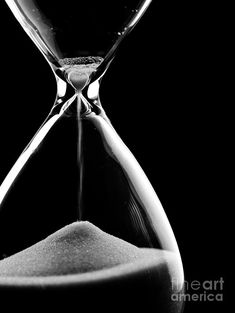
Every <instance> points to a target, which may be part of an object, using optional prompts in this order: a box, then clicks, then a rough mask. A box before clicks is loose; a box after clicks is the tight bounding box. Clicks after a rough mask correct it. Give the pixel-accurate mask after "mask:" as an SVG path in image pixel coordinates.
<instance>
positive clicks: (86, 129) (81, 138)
mask: <svg viewBox="0 0 235 313" xmlns="http://www.w3.org/2000/svg"><path fill="white" fill-rule="evenodd" d="M6 3H7V4H8V6H9V8H10V9H11V11H12V12H13V14H14V15H15V17H16V19H17V20H18V22H19V23H20V24H21V26H22V27H23V28H24V30H25V31H26V33H27V34H28V35H29V37H30V38H31V39H32V40H33V42H34V43H35V45H36V46H37V47H38V49H39V50H40V51H41V52H42V54H43V55H44V57H45V59H46V60H47V62H48V64H49V65H50V67H51V69H52V71H53V73H54V76H55V79H56V83H57V95H56V100H55V103H54V104H53V106H52V109H51V110H50V112H49V114H48V116H47V118H46V120H45V121H44V123H43V124H42V126H41V127H40V128H39V130H38V131H37V133H36V134H35V136H34V137H33V138H32V140H31V141H30V143H29V144H28V146H27V147H26V148H25V149H24V151H23V152H22V154H21V155H20V156H19V158H18V160H17V161H16V163H15V164H14V166H13V167H12V169H11V170H10V172H9V173H8V175H7V176H6V178H5V179H4V181H3V182H2V185H1V187H0V205H1V207H0V209H1V211H0V226H1V230H0V235H1V239H0V292H2V294H3V292H13V290H14V291H15V290H17V292H20V290H24V292H26V293H27V292H28V291H29V290H30V292H31V293H30V294H32V290H33V291H34V293H35V294H37V293H40V296H41V295H44V294H49V295H50V296H51V295H52V290H53V293H54V294H57V295H58V294H62V293H63V294H69V295H71V290H73V291H74V290H76V292H77V291H79V295H80V297H81V295H83V297H85V296H87V294H89V297H90V298H92V299H94V298H95V297H96V299H98V298H97V297H102V294H103V293H104V292H105V294H106V295H107V298H108V299H111V300H113V301H115V302H116V304H115V306H118V302H119V301H121V302H123V301H124V302H125V306H128V305H129V307H130V308H132V309H133V308H136V309H137V308H147V309H148V312H151V310H153V311H154V312H155V311H157V312H162V313H163V312H166V313H170V312H182V307H183V305H182V301H181V298H180V295H181V294H182V292H183V283H184V275H183V268H182V262H181V257H180V253H179V249H178V246H177V242H176V239H175V237H174V234H173V231H172V229H171V226H170V224H169V221H168V219H167V216H166V214H165V212H164V210H163V208H162V205H161V203H160V201H159V199H158V197H157V195H156V193H155V191H154V189H153V187H152V186H151V184H150V182H149V180H148V178H147V177H146V175H145V173H144V171H143V170H142V168H141V166H140V165H139V163H138V162H137V160H136V159H135V157H134V156H133V154H132V153H131V151H130V150H129V148H128V147H127V146H126V145H125V143H124V142H123V141H122V139H121V138H120V136H119V135H118V133H117V132H116V130H115V129H114V127H113V125H112V122H111V121H110V119H109V117H108V116H107V114H106V112H105V110H104V108H103V106H102V105H101V101H100V97H99V88H100V84H101V80H102V77H103V76H104V75H105V72H106V71H107V69H108V67H109V65H110V64H111V62H112V60H113V59H114V57H115V55H116V51H117V48H118V47H119V45H120V43H121V42H122V40H123V39H124V38H125V37H126V35H127V34H129V33H130V32H131V30H132V29H133V28H134V26H135V25H136V24H137V22H138V21H139V20H140V18H141V17H142V15H143V14H144V12H145V10H146V9H147V8H148V6H149V4H150V3H151V0H145V1H144V0H141V1H140V0H115V1H108V0H100V1H90V0H87V1H82V0H67V1H66V2H65V1H60V2H58V1H56V0H50V1H43V0H6ZM67 122H68V123H67ZM69 123H72V124H76V136H75V142H76V149H75V150H73V151H74V154H75V157H74V156H73V155H72V153H71V151H72V150H66V151H68V153H71V160H73V161H74V159H76V166H75V168H74V171H73V172H71V175H72V173H76V175H75V176H74V177H75V179H74V180H73V179H72V178H71V180H72V184H73V185H74V189H73V194H74V195H75V196H74V198H72V201H71V202H72V204H71V205H72V206H74V208H75V210H74V211H73V213H71V214H70V209H69V208H68V206H70V203H71V202H69V201H68V204H67V206H66V208H65V207H64V203H63V204H61V206H62V208H59V207H56V208H53V205H50V206H48V205H47V200H46V198H47V196H48V194H49V193H50V191H49V192H48V194H47V195H42V194H41V193H40V191H38V192H39V194H40V198H43V197H44V198H45V201H44V203H45V205H44V208H42V209H41V210H40V211H42V212H40V213H37V214H38V215H39V214H42V218H41V220H40V221H37V220H36V221H35V219H34V213H32V212H31V213H30V212H29V211H26V212H25V215H23V216H24V218H22V217H21V216H22V214H23V213H22V211H24V208H18V209H17V208H10V209H9V208H8V207H7V208H5V207H4V206H5V203H7V202H9V201H10V200H9V199H10V198H11V197H14V195H12V193H14V188H16V187H15V186H17V183H19V180H20V177H21V176H22V173H23V172H24V170H25V169H27V167H30V166H31V163H32V162H33V159H34V158H35V157H36V155H37V154H38V155H40V150H41V149H43V147H44V146H46V144H47V140H48V138H52V139H49V140H52V143H50V145H51V144H52V145H53V138H54V137H53V136H56V133H59V137H60V138H61V142H62V141H63V138H64V137H66V136H68V137H67V138H69V137H70V136H71V137H73V136H74V134H75V132H71V134H67V129H68V127H69V126H68V124H69ZM58 129H59V130H58ZM51 134H53V136H52V135H51ZM50 136H52V137H50ZM69 142H70V141H69ZM71 142H72V141H71ZM65 149H69V148H68V147H67V146H66V148H65ZM45 150H47V149H45ZM52 150H53V149H52ZM44 153H45V151H44ZM48 157H50V156H49V155H48ZM55 157H56V156H55ZM39 159H40V158H39ZM39 162H40V160H39ZM71 162H72V161H71ZM32 164H33V163H32ZM63 165H64V164H62V166H63ZM59 174H60V171H59V170H58V176H57V177H53V179H54V180H55V181H56V180H59V179H60V180H61V182H60V185H62V189H61V190H66V185H67V184H69V182H68V181H69V180H70V179H68V180H66V179H64V178H62V179H61V178H60V177H59ZM49 176H50V173H48V177H49ZM35 179H36V178H35ZM45 179H47V177H45ZM48 179H49V178H48ZM23 182H24V180H23V179H21V181H20V183H21V184H23ZM32 184H33V182H32ZM57 197H60V192H58V194H57ZM68 198H70V196H68ZM36 201H37V200H36ZM38 201H40V200H39V199H38ZM57 203H58V202H57ZM57 205H58V204H57ZM8 210H9V212H8ZM11 210H12V211H11ZM19 210H20V211H21V213H20V214H19V213H17V212H18V211H19ZM32 210H33V209H32ZM53 210H54V211H53ZM50 211H53V212H56V213H55V215H57V214H58V215H60V216H61V219H60V220H59V222H55V220H56V217H55V218H54V216H53V219H51V218H50V217H49V215H50ZM68 212H69V213H68ZM17 214H18V215H17ZM53 214H54V213H53ZM38 215H37V216H35V218H36V219H37V218H38ZM68 216H69V218H68ZM14 217H15V218H14ZM30 219H31V220H30ZM14 220H16V221H14ZM12 225H13V226H12ZM61 292H62V293H61ZM117 299H119V300H118V302H117ZM105 306H107V304H106V302H105V301H102V305H101V307H100V308H102V309H103V310H104V308H105ZM110 311H112V310H110Z"/></svg>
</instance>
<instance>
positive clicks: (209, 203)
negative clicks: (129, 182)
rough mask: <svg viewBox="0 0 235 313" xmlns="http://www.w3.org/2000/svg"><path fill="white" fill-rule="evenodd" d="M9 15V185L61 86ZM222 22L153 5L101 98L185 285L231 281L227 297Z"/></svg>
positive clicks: (3, 117)
mask: <svg viewBox="0 0 235 313" xmlns="http://www.w3.org/2000/svg"><path fill="white" fill-rule="evenodd" d="M0 15H1V19H0V26H1V28H0V32H1V52H0V53H1V78H2V79H1V110H0V180H2V179H3V178H4V176H5V175H6V173H7V172H8V170H9V169H10V167H11V165H12V164H13V162H14V161H15V159H16V157H17V156H18V155H19V153H20V152H21V150H22V148H23V147H24V146H25V145H26V144H27V142H28V141H29V139H30V138H31V137H32V135H33V134H34V132H35V131H36V129H37V128H38V126H39V125H40V124H41V122H42V121H43V119H44V117H45V114H46V113H47V112H48V110H49V108H50V105H51V103H52V102H53V100H54V97H55V82H54V78H53V74H52V73H51V71H50V68H49V66H48V65H47V64H46V62H45V60H44V58H43V57H42V56H41V54H40V53H39V52H38V51H37V50H36V49H35V47H34V45H33V43H31V41H30V40H29V38H28V37H27V36H26V34H25V33H24V31H23V30H22V29H21V28H20V27H19V25H18V24H17V22H16V21H15V19H14V17H13V16H12V14H11V12H10V11H9V9H8V8H7V6H6V5H5V3H4V1H1V4H0ZM223 15H224V13H223V12H222V10H220V8H219V7H218V6H217V5H216V4H215V3H214V4H211V5H210V4H209V3H207V4H205V3H204V4H203V3H200V4H198V3H196V2H194V3H190V4H189V2H187V3H186V4H183V3H182V2H181V3H176V2H173V1H159V2H157V1H154V2H153V4H152V6H151V7H150V9H149V10H148V12H147V13H146V15H145V16H144V17H143V19H142V20H141V21H140V23H139V24H138V25H137V26H136V28H135V30H134V31H133V32H132V33H131V35H130V36H129V38H128V39H127V40H126V41H124V42H123V44H122V46H121V47H120V50H119V52H118V55H117V58H116V60H114V62H113V64H112V65H111V67H110V69H109V71H108V72H107V74H106V76H105V77H104V79H103V86H102V89H101V99H102V102H103V103H104V107H105V109H106V110H107V112H108V115H109V116H110V118H111V120H112V121H113V124H114V126H115V127H116V129H117V131H118V132H119V134H120V135H121V138H122V139H123V140H124V141H125V142H126V143H127V145H128V146H129V147H130V149H131V150H132V151H133V153H134V155H135V156H136V158H137V160H138V161H139V162H140V164H141V165H142V167H143V168H144V170H145V172H146V173H147V175H148V177H149V178H150V181H151V182H152V184H153V186H154V188H155V190H156V191H157V193H158V195H159V198H160V200H161V201H162V203H163V206H164V208H165V210H166V213H167V215H168V217H169V220H170V222H171V225H172V227H173V230H174V232H175V235H176V238H177V241H178V244H179V247H180V250H181V254H182V259H183V262H184V268H185V275H186V280H187V281H189V282H190V281H193V280H198V281H200V282H203V281H205V280H218V279H220V278H221V277H223V278H224V280H225V285H224V290H223V293H224V297H225V299H226V288H227V287H226V275H225V271H224V266H223V264H224V262H225V261H224V259H226V258H227V255H226V250H225V243H226V239H225V238H227V237H226V235H225V216H226V215H227V211H228V210H229V205H228V204H227V203H226V198H227V197H225V195H226V193H225V194H224V193H222V190H223V191H224V189H225V187H224V186H225V184H226V179H225V177H226V176H225V174H226V173H227V169H226V168H227V167H226V163H227V156H228V151H227V141H226V138H227V135H228V132H229V130H228V128H227V127H228V126H229V117H228V116H229V113H228V112H227V100H228V99H227V82H226V76H225V72H224V67H225V59H224V55H223V53H224V49H226V48H225V46H224V45H225V43H226V39H225V37H224V29H223V28H222V18H223ZM51 188H52V187H51ZM35 201H36V200H35ZM226 223H227V221H226ZM190 292H191V291H190ZM224 303H225V301H224V302H223V303H218V302H216V303H215V302H208V301H206V302H205V301H201V302H187V303H186V308H185V312H187V313H190V312H200V311H203V312H214V311H215V310H218V311H220V310H221V311H222V306H223V305H224Z"/></svg>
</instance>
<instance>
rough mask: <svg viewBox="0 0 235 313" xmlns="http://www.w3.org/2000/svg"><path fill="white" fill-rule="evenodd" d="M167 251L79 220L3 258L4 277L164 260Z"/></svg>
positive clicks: (1, 271)
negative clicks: (143, 246)
mask: <svg viewBox="0 0 235 313" xmlns="http://www.w3.org/2000/svg"><path fill="white" fill-rule="evenodd" d="M164 258H165V254H164V253H163V252H162V251H160V250H156V249H140V248H137V247H136V246H134V245H132V244H130V243H128V242H126V241H124V240H121V239H119V238H117V237H114V236H112V235H109V234H107V233H105V232H103V231H102V230H101V229H99V228H98V227H96V226H95V225H93V224H91V223H89V222H75V223H72V224H70V225H67V226H65V227H64V228H62V229H60V230H58V231H57V232H55V233H54V234H52V235H50V236H49V237H47V238H46V239H44V240H42V241H40V242H38V243H36V244H35V245H33V246H31V247H29V248H27V249H25V250H23V251H21V252H19V253H17V254H15V255H13V256H10V257H8V258H6V259H3V260H1V261H0V277H1V276H2V277H48V276H61V275H70V274H82V273H91V272H94V271H101V270H107V269H111V268H113V267H116V266H119V265H125V264H131V263H132V264H133V263H136V262H139V261H140V260H142V263H143V262H144V263H146V262H147V263H149V261H151V260H154V261H155V263H163V262H164Z"/></svg>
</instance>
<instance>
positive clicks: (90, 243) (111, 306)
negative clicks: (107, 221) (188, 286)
mask: <svg viewBox="0 0 235 313" xmlns="http://www.w3.org/2000/svg"><path fill="white" fill-rule="evenodd" d="M175 261H176V257H175V255H174V253H171V252H168V251H164V250H157V249H147V248H138V247H136V246H134V245H132V244H130V243H128V242H126V241H124V240H121V239H119V238H117V237H114V236H111V235H109V234H107V233H105V232H103V231H102V230H101V229H99V228H98V227H96V226H95V225H93V224H91V223H89V222H76V223H72V224H70V225H67V226H65V227H64V228H62V229H60V230H58V231H57V232H55V233H54V234H52V235H50V236H49V237H47V238H45V239H44V240H42V241H40V242H38V243H36V244H35V245H33V246H31V247H29V248H27V249H25V250H23V251H21V252H19V253H16V254H15V255H12V256H10V257H8V258H5V259H3V260H1V261H0V300H1V307H4V308H5V311H6V312H19V311H22V312H34V311H39V312H44V311H45V310H46V311H48V312H49V311H50V312H74V311H75V312H83V311H84V312H88V313H90V312H91V313H93V312H103V313H110V312H136V313H137V312H141V313H142V312H148V313H155V312H159V313H180V312H181V308H182V301H177V302H176V301H171V295H172V292H173V290H172V285H171V278H172V276H171V274H170V272H169V269H172V268H174V265H175V264H176V262H175ZM176 277H177V276H176ZM177 292H178V291H177ZM180 292H181V291H180Z"/></svg>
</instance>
